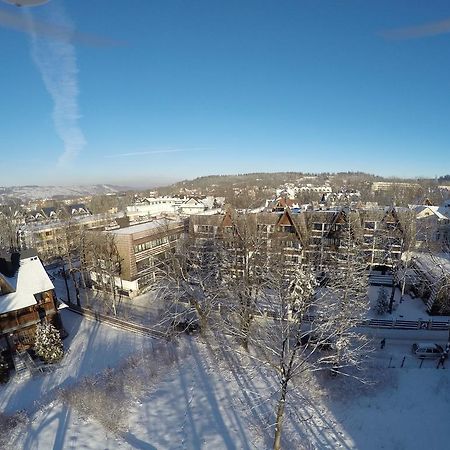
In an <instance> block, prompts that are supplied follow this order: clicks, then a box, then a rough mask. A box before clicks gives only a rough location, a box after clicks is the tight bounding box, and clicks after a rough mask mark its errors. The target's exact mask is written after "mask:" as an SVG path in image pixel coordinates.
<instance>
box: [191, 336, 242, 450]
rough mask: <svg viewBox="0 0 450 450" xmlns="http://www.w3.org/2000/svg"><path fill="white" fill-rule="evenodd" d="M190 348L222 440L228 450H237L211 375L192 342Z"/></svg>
mask: <svg viewBox="0 0 450 450" xmlns="http://www.w3.org/2000/svg"><path fill="white" fill-rule="evenodd" d="M190 348H191V353H192V356H193V358H194V361H195V363H196V366H197V372H198V375H199V379H200V382H201V384H202V386H203V392H204V393H205V394H206V397H207V400H208V403H209V405H210V406H211V409H212V414H213V418H214V421H215V422H216V424H217V429H218V431H219V432H220V433H221V436H222V439H223V441H224V444H225V446H226V448H227V449H228V450H234V449H236V445H235V444H234V442H233V440H232V438H231V436H230V434H229V432H228V427H227V426H226V424H225V422H224V421H223V418H222V413H221V411H220V408H219V405H218V402H217V399H216V396H215V394H214V387H213V385H212V384H211V382H210V379H209V375H208V374H207V373H206V372H205V368H204V366H203V364H202V358H201V357H200V355H199V354H198V351H197V349H196V348H195V346H194V345H192V342H191V341H190Z"/></svg>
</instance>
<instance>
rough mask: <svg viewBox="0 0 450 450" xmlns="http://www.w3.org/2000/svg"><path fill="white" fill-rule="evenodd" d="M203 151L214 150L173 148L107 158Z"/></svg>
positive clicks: (121, 154) (120, 154)
mask: <svg viewBox="0 0 450 450" xmlns="http://www.w3.org/2000/svg"><path fill="white" fill-rule="evenodd" d="M202 150H212V149H210V148H207V147H193V148H172V149H164V150H147V151H143V152H131V153H115V154H112V155H105V158H125V157H128V156H141V155H156V154H158V153H178V152H196V151H202Z"/></svg>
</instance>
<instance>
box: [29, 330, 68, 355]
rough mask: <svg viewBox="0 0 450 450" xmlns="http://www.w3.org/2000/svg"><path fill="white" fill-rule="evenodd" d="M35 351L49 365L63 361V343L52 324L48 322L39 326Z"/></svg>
mask: <svg viewBox="0 0 450 450" xmlns="http://www.w3.org/2000/svg"><path fill="white" fill-rule="evenodd" d="M34 350H35V352H36V354H37V355H38V356H40V357H41V359H43V360H44V361H45V362H47V363H54V362H58V361H60V360H61V359H62V357H63V354H64V351H63V343H62V341H61V337H60V335H59V331H58V330H57V329H56V328H55V327H54V326H53V325H52V324H50V323H47V322H44V323H40V324H38V326H37V327H36V342H35V345H34Z"/></svg>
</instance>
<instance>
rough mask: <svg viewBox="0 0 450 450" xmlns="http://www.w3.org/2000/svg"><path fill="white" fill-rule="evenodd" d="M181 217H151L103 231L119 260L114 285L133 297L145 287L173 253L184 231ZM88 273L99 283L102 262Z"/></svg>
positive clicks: (183, 222)
mask: <svg viewBox="0 0 450 450" xmlns="http://www.w3.org/2000/svg"><path fill="white" fill-rule="evenodd" d="M185 228H186V224H185V221H184V220H181V219H173V220H170V219H168V218H162V219H154V220H152V221H150V222H144V223H141V224H137V225H131V226H127V227H123V228H119V229H115V230H109V231H105V232H104V233H108V234H109V235H110V236H113V237H114V242H115V245H116V248H117V252H118V256H119V260H120V276H117V277H116V279H115V285H116V286H117V288H118V289H120V291H121V292H122V293H123V294H125V295H128V296H130V297H134V296H136V295H138V294H139V293H142V292H143V291H145V289H147V288H148V287H149V286H150V285H151V284H152V283H153V282H154V281H155V280H156V278H157V276H158V268H159V267H160V266H161V263H163V262H164V261H165V260H166V259H167V258H169V257H170V255H171V253H173V252H174V250H175V246H176V245H177V242H178V240H179V239H180V238H181V237H182V236H183V235H184V233H185ZM98 267H99V269H98V271H97V272H96V271H92V272H91V274H90V276H91V280H92V282H93V285H94V287H95V286H96V285H97V286H98V285H99V280H100V276H104V275H102V274H101V263H100V264H99V265H98Z"/></svg>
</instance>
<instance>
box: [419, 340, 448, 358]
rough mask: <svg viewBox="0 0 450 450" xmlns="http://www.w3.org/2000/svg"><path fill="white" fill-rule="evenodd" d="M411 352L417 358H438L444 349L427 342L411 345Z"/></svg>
mask: <svg viewBox="0 0 450 450" xmlns="http://www.w3.org/2000/svg"><path fill="white" fill-rule="evenodd" d="M411 351H412V353H413V354H414V355H416V356H418V357H419V358H439V357H440V356H441V355H442V354H443V353H444V349H443V348H442V347H441V346H440V345H438V344H432V343H428V342H427V343H419V344H413V345H412V348H411Z"/></svg>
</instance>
